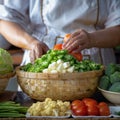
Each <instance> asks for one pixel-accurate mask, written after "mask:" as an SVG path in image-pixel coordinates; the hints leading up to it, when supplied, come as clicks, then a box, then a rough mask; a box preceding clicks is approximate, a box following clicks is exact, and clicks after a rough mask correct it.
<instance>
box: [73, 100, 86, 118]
mask: <svg viewBox="0 0 120 120" xmlns="http://www.w3.org/2000/svg"><path fill="white" fill-rule="evenodd" d="M71 109H72V112H73V114H74V115H77V116H78V115H87V107H86V105H85V103H84V102H83V101H82V100H74V101H73V102H72V103H71Z"/></svg>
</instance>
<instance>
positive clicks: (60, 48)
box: [53, 34, 83, 61]
mask: <svg viewBox="0 0 120 120" xmlns="http://www.w3.org/2000/svg"><path fill="white" fill-rule="evenodd" d="M70 36H71V34H66V35H65V37H64V39H63V42H66V41H67V40H68V39H69V38H70ZM53 49H54V50H62V44H56V45H55V46H54V48H53ZM69 54H71V55H72V56H73V57H74V58H75V59H77V60H78V61H81V60H82V58H83V56H82V54H81V53H73V52H70V53H69Z"/></svg>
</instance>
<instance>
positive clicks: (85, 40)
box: [63, 29, 91, 53]
mask: <svg viewBox="0 0 120 120" xmlns="http://www.w3.org/2000/svg"><path fill="white" fill-rule="evenodd" d="M90 47H91V41H90V36H89V33H87V32H86V31H84V30H81V29H80V30H78V31H76V32H74V33H72V34H71V36H70V38H69V39H68V40H67V41H66V42H65V43H64V44H63V49H66V50H68V51H69V52H71V51H72V52H75V53H79V52H80V51H81V50H83V49H85V48H90Z"/></svg>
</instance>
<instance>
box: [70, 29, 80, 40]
mask: <svg viewBox="0 0 120 120" xmlns="http://www.w3.org/2000/svg"><path fill="white" fill-rule="evenodd" d="M81 32H82V30H81V29H79V30H76V31H75V32H74V33H72V34H71V37H72V38H73V37H75V36H77V35H79V34H80V33H81Z"/></svg>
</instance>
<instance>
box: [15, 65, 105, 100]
mask: <svg viewBox="0 0 120 120" xmlns="http://www.w3.org/2000/svg"><path fill="white" fill-rule="evenodd" d="M102 73H103V70H102V69H101V70H97V71H89V72H76V73H65V74H63V73H61V74H48V73H31V72H25V71H22V70H20V67H17V68H16V75H17V80H18V83H19V85H20V86H21V88H22V90H23V92H25V93H26V94H27V95H29V96H30V97H31V98H33V99H36V100H40V101H42V100H45V98H47V97H49V98H52V99H53V100H58V99H60V100H63V101H65V100H70V101H72V100H75V99H82V98H84V97H90V96H91V95H93V93H94V92H95V91H96V88H97V85H98V80H99V77H100V76H101V75H102Z"/></svg>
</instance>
